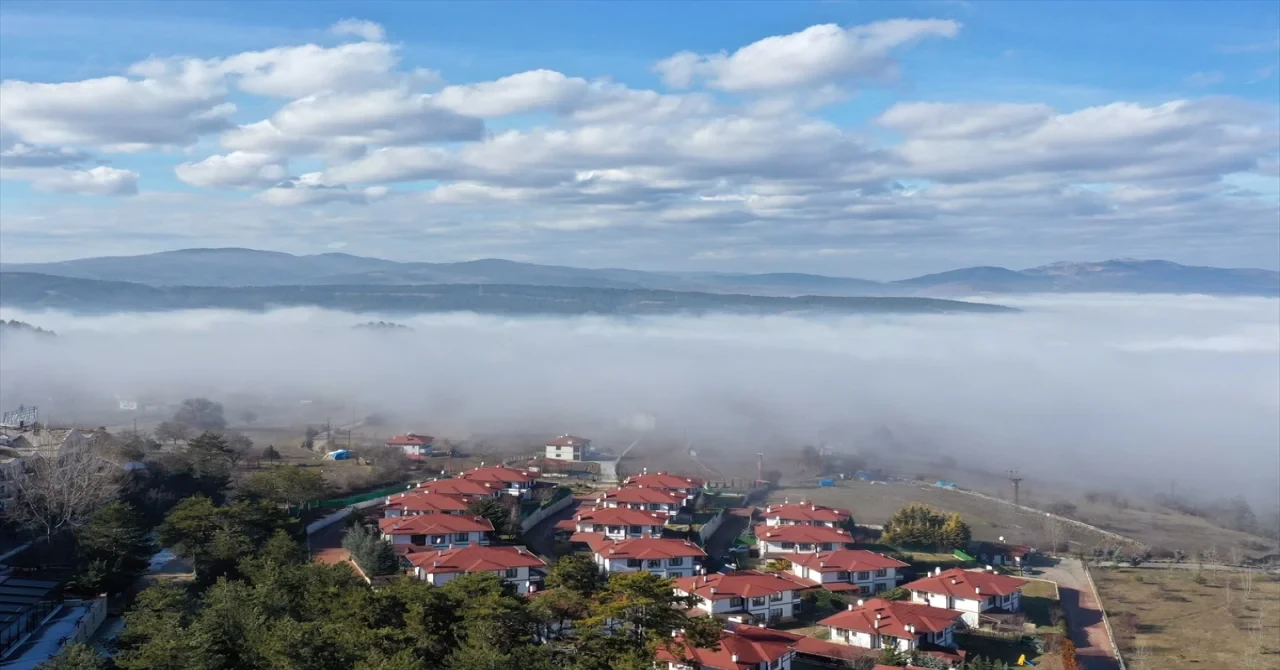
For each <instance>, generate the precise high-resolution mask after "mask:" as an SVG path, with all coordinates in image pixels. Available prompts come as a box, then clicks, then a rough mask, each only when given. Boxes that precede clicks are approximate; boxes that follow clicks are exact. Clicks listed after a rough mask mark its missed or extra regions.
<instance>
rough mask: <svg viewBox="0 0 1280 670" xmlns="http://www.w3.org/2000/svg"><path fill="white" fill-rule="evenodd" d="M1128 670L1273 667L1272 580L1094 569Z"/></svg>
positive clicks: (1278, 622)
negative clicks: (1130, 669)
mask: <svg viewBox="0 0 1280 670" xmlns="http://www.w3.org/2000/svg"><path fill="white" fill-rule="evenodd" d="M1093 575H1094V581H1095V583H1096V584H1097V586H1098V592H1099V593H1100V594H1101V596H1102V601H1103V605H1104V607H1106V610H1107V614H1108V616H1109V617H1110V620H1111V625H1112V629H1113V630H1114V631H1115V634H1116V638H1117V640H1116V641H1117V643H1118V644H1119V646H1120V650H1121V653H1122V654H1123V655H1124V658H1125V661H1126V662H1127V663H1128V664H1129V667H1130V668H1132V669H1133V670H1163V669H1164V668H1205V669H1206V670H1207V669H1209V668H1214V669H1217V668H1232V669H1233V670H1264V669H1266V668H1276V667H1280V581H1277V580H1276V578H1274V577H1270V576H1267V575H1265V574H1253V575H1252V576H1250V575H1246V574H1245V573H1241V572H1225V571H1222V572H1217V573H1214V572H1212V571H1208V570H1206V571H1203V572H1197V571H1196V570H1182V569H1172V570H1169V569H1141V568H1138V569H1133V568H1121V569H1110V570H1095V571H1094V573H1093Z"/></svg>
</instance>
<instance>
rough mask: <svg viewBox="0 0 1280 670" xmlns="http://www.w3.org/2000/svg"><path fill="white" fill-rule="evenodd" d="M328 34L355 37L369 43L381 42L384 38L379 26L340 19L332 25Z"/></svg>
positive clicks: (363, 21) (356, 20)
mask: <svg viewBox="0 0 1280 670" xmlns="http://www.w3.org/2000/svg"><path fill="white" fill-rule="evenodd" d="M329 32H331V33H333V34H334V35H339V36H348V35H350V36H355V37H359V38H360V39H363V40H367V41H369V42H381V41H382V40H383V39H385V38H386V32H385V31H384V30H383V29H382V26H381V25H379V24H377V23H374V22H373V21H365V20H363V19H342V20H341V21H338V22H337V23H335V24H333V26H332V27H330V28H329Z"/></svg>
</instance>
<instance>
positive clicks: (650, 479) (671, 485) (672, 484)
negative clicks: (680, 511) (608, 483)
mask: <svg viewBox="0 0 1280 670" xmlns="http://www.w3.org/2000/svg"><path fill="white" fill-rule="evenodd" d="M622 487H623V488H640V487H644V488H646V489H659V490H663V491H679V492H681V493H683V494H685V497H687V498H690V499H696V498H697V497H698V494H699V493H701V492H702V480H701V479H698V478H696V477H680V476H677V475H673V474H670V473H666V472H655V473H652V474H650V473H648V472H646V473H644V474H642V475H635V476H633V477H627V478H626V480H625V481H623V482H622ZM690 502H692V500H691V501H690ZM686 504H689V503H686Z"/></svg>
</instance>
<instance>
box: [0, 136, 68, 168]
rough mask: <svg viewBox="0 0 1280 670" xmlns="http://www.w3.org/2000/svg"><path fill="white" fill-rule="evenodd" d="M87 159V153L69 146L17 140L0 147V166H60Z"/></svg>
mask: <svg viewBox="0 0 1280 670" xmlns="http://www.w3.org/2000/svg"><path fill="white" fill-rule="evenodd" d="M89 159H90V156H89V154H87V153H85V152H83V151H79V150H77V149H71V148H69V147H38V146H32V145H30V144H22V143H21V142H17V143H14V144H13V145H12V146H7V147H5V148H4V149H0V167H13V168H26V167H62V166H66V165H76V164H79V163H84V162H85V161H88V160H89Z"/></svg>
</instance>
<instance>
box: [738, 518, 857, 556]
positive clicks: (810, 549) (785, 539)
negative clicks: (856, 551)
mask: <svg viewBox="0 0 1280 670" xmlns="http://www.w3.org/2000/svg"><path fill="white" fill-rule="evenodd" d="M755 532H756V539H758V540H759V541H760V553H761V554H762V555H765V554H813V553H817V552H820V551H836V550H837V549H852V548H853V537H852V536H851V535H849V531H847V530H845V529H843V528H828V527H827V526H800V525H794V526H768V525H765V524H760V525H758V526H756V528H755Z"/></svg>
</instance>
